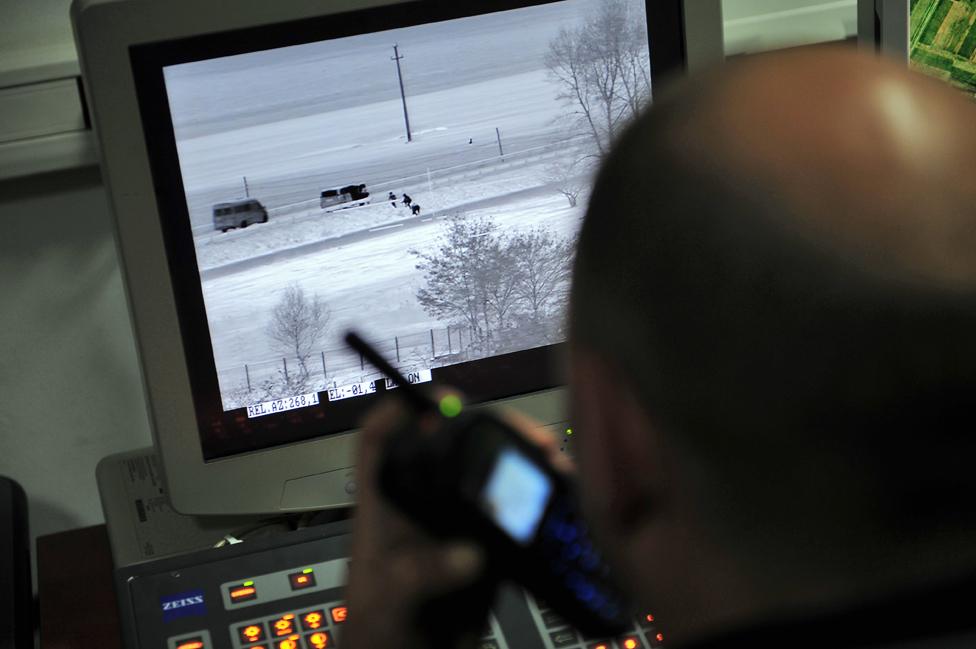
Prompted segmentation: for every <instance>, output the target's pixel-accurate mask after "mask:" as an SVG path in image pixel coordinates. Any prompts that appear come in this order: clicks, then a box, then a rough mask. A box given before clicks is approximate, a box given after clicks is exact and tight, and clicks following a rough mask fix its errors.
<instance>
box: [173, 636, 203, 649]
mask: <svg viewBox="0 0 976 649" xmlns="http://www.w3.org/2000/svg"><path fill="white" fill-rule="evenodd" d="M205 647H206V645H204V644H203V638H187V639H186V640H178V641H177V642H176V649H205Z"/></svg>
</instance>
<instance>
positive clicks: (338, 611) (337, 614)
mask: <svg viewBox="0 0 976 649" xmlns="http://www.w3.org/2000/svg"><path fill="white" fill-rule="evenodd" d="M329 615H331V616H332V621H333V622H335V623H336V624H342V623H343V622H345V621H346V618H347V617H348V616H349V609H348V608H346V607H345V606H335V607H333V608H331V609H329Z"/></svg>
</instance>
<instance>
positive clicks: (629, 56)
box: [545, 0, 651, 157]
mask: <svg viewBox="0 0 976 649" xmlns="http://www.w3.org/2000/svg"><path fill="white" fill-rule="evenodd" d="M638 11H639V7H638V5H636V4H635V3H633V2H628V0H602V2H601V3H600V5H599V7H598V9H597V10H596V11H595V12H594V13H593V14H591V15H590V16H589V17H587V19H586V20H585V21H584V22H583V23H582V24H581V25H579V26H577V27H575V28H570V29H567V28H563V29H561V30H560V31H559V34H558V35H557V36H556V37H555V38H554V39H553V40H552V41H551V42H550V43H549V51H548V52H547V53H546V57H545V64H546V68H547V69H548V71H549V75H550V76H551V78H553V79H555V80H556V81H557V82H558V83H559V84H560V85H561V86H562V90H561V91H560V93H559V95H558V96H559V99H561V100H563V101H564V102H565V103H566V104H567V105H568V106H569V107H570V108H571V115H572V117H573V118H574V121H575V122H576V124H577V126H578V127H579V128H580V129H582V131H583V132H584V133H587V134H588V135H589V136H590V137H591V138H592V140H593V143H594V146H595V147H596V150H597V152H598V155H599V156H600V157H603V156H604V155H605V154H606V152H607V150H608V149H609V146H610V144H611V143H612V142H613V140H614V138H615V137H616V135H617V133H619V131H620V129H621V128H622V127H623V126H624V125H625V124H626V123H627V122H628V121H629V120H631V119H633V118H634V117H635V116H636V115H637V114H638V113H639V112H640V109H641V107H642V106H643V105H644V104H645V103H646V102H647V100H648V99H649V98H650V91H651V83H650V70H649V68H648V67H647V60H648V59H647V38H646V35H645V34H644V33H643V29H642V26H643V24H644V21H643V20H638V18H639V16H638V15H637V12H638Z"/></svg>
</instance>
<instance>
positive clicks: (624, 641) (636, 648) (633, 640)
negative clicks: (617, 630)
mask: <svg viewBox="0 0 976 649" xmlns="http://www.w3.org/2000/svg"><path fill="white" fill-rule="evenodd" d="M619 642H620V648H621V649H644V648H643V643H641V641H640V639H639V638H638V637H637V636H627V637H626V638H621V639H620V640H619Z"/></svg>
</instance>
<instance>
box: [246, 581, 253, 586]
mask: <svg viewBox="0 0 976 649" xmlns="http://www.w3.org/2000/svg"><path fill="white" fill-rule="evenodd" d="M244 585H245V586H253V585H254V582H253V581H245V582H244Z"/></svg>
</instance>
